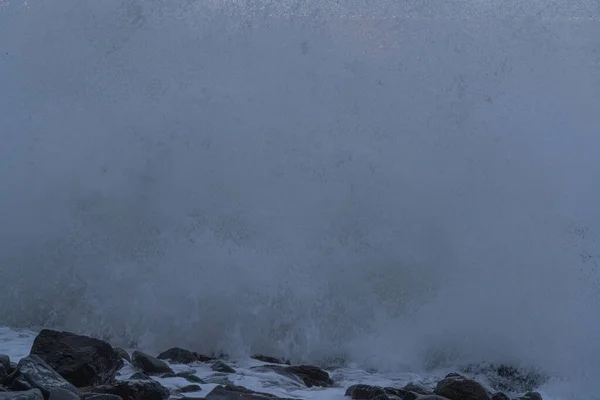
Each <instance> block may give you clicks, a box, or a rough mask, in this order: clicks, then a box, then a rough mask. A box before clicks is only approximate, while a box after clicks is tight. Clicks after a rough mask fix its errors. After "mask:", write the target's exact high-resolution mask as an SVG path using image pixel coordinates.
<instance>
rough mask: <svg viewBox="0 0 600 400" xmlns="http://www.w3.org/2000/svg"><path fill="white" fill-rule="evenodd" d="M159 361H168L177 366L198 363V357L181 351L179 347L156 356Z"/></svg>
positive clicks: (187, 351)
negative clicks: (177, 364)
mask: <svg viewBox="0 0 600 400" xmlns="http://www.w3.org/2000/svg"><path fill="white" fill-rule="evenodd" d="M158 358H159V359H160V360H169V361H171V362H174V363H179V364H191V363H194V362H196V361H198V357H196V355H195V354H194V353H192V352H191V351H189V350H186V349H182V348H179V347H173V348H171V349H169V350H166V351H163V352H162V353H160V354H159V355H158Z"/></svg>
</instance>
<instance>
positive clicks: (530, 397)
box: [520, 392, 543, 400]
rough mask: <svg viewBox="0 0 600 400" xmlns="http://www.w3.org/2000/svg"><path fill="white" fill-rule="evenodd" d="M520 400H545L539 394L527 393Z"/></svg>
mask: <svg viewBox="0 0 600 400" xmlns="http://www.w3.org/2000/svg"><path fill="white" fill-rule="evenodd" d="M520 400H543V399H542V395H541V394H539V393H538V392H527V393H525V394H524V395H523V396H521V397H520Z"/></svg>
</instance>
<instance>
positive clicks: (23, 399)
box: [0, 389, 44, 400]
mask: <svg viewBox="0 0 600 400" xmlns="http://www.w3.org/2000/svg"><path fill="white" fill-rule="evenodd" d="M0 400H44V395H43V394H42V392H41V391H40V390H39V389H31V390H26V391H23V392H0Z"/></svg>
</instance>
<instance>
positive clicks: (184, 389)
mask: <svg viewBox="0 0 600 400" xmlns="http://www.w3.org/2000/svg"><path fill="white" fill-rule="evenodd" d="M200 390H202V388H201V387H200V385H187V386H184V387H181V388H179V389H177V391H178V392H179V393H190V392H198V391H200Z"/></svg>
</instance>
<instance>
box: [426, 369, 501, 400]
mask: <svg viewBox="0 0 600 400" xmlns="http://www.w3.org/2000/svg"><path fill="white" fill-rule="evenodd" d="M434 394H436V395H438V396H442V397H446V398H448V399H450V400H490V396H489V394H488V392H487V390H485V388H484V387H483V386H482V385H481V384H480V383H479V382H477V381H474V380H473V379H467V378H465V377H464V376H462V375H459V374H454V373H453V374H448V375H446V377H445V378H444V379H442V380H441V381H439V382H438V384H437V386H436V388H435V391H434Z"/></svg>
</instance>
